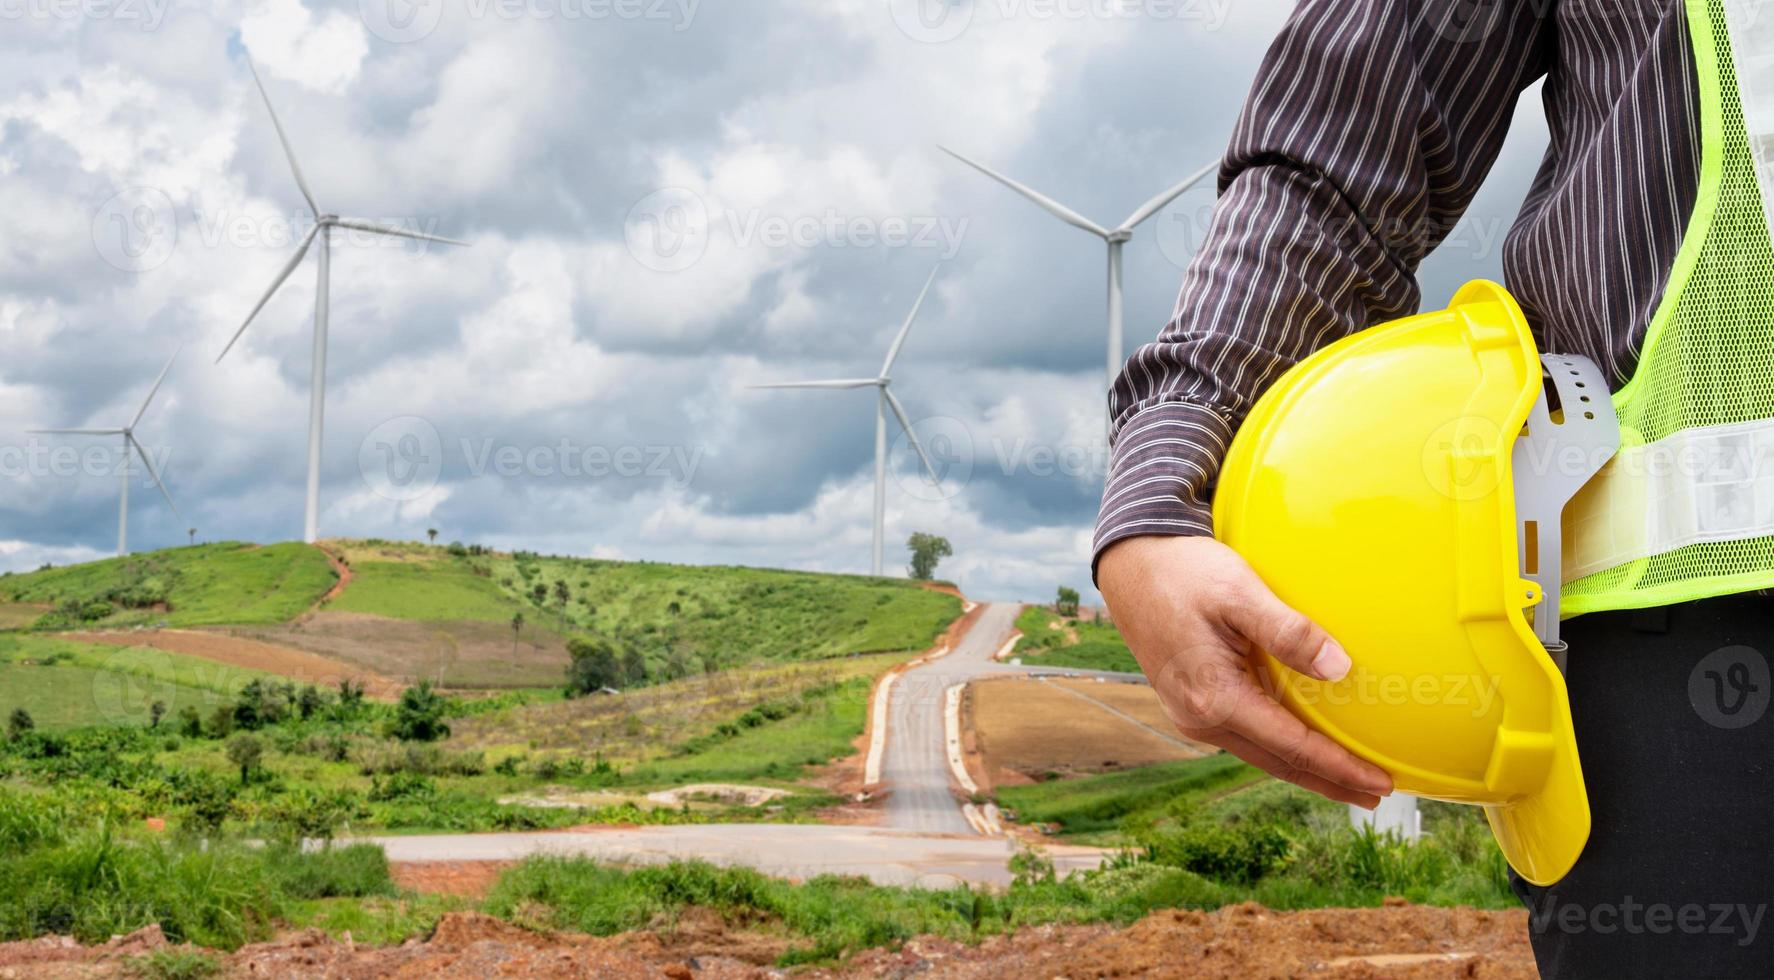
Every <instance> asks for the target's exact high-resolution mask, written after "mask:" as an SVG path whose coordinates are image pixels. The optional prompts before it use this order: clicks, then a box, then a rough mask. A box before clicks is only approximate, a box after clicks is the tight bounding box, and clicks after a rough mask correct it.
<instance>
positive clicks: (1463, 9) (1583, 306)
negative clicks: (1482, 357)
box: [1095, 0, 1700, 556]
mask: <svg viewBox="0 0 1774 980" xmlns="http://www.w3.org/2000/svg"><path fill="white" fill-rule="evenodd" d="M1540 79H1544V80H1545V84H1544V87H1543V98H1544V101H1545V107H1546V119H1547V126H1548V131H1549V134H1550V143H1549V146H1548V147H1547V150H1546V156H1545V159H1544V161H1543V163H1542V164H1541V167H1540V170H1539V173H1538V175H1537V176H1536V178H1535V180H1534V183H1533V186H1532V189H1531V190H1530V192H1529V194H1528V197H1527V199H1526V201H1525V202H1524V204H1523V207H1522V211H1521V215H1520V216H1519V218H1518V219H1517V220H1516V223H1515V225H1514V226H1513V227H1512V228H1511V230H1510V232H1509V234H1508V236H1507V238H1506V239H1505V241H1504V246H1503V256H1502V258H1503V268H1504V279H1505V281H1506V283H1507V285H1508V286H1509V288H1510V290H1511V291H1512V292H1513V293H1514V294H1515V296H1516V298H1517V299H1518V300H1519V301H1520V302H1521V305H1522V308H1523V310H1524V311H1525V312H1526V314H1527V317H1528V320H1529V322H1530V323H1531V324H1532V326H1533V328H1534V333H1535V338H1536V340H1537V341H1538V342H1539V344H1540V347H1541V349H1542V350H1548V351H1557V352H1560V353H1576V354H1582V355H1585V356H1587V357H1589V358H1591V359H1593V360H1594V361H1595V362H1596V363H1597V364H1599V365H1600V366H1601V368H1602V370H1603V371H1605V372H1607V373H1608V374H1609V375H1610V377H1611V378H1612V379H1613V382H1614V384H1615V386H1616V387H1618V386H1619V385H1621V384H1624V383H1625V382H1626V380H1627V378H1628V377H1630V375H1631V374H1632V371H1633V367H1634V365H1635V364H1636V363H1637V360H1638V353H1639V347H1640V345H1641V344H1642V343H1643V341H1644V337H1645V329H1646V326H1647V324H1648V323H1649V322H1650V319H1651V315H1652V313H1653V311H1654V310H1655V308H1656V306H1657V303H1658V300H1659V298H1660V296H1661V294H1662V291H1663V286H1664V282H1665V280H1666V279H1667V277H1668V274H1669V269H1670V266H1671V265H1672V264H1673V262H1674V259H1675V255H1676V252H1677V250H1678V248H1679V247H1680V245H1681V241H1682V237H1683V234H1684V232H1685V230H1686V226H1687V222H1688V215H1689V213H1690V211H1691V210H1692V208H1693V204H1694V199H1695V196H1696V193H1697V187H1698V183H1699V169H1700V157H1699V155H1700V134H1699V113H1698V109H1697V106H1696V98H1697V95H1696V91H1697V83H1696V80H1695V75H1694V65H1693V56H1692V49H1691V46H1690V43H1689V37H1688V29H1687V22H1686V15H1685V12H1684V6H1683V0H1302V2H1301V3H1300V4H1299V6H1298V7H1297V8H1296V9H1295V11H1294V13H1293V15H1292V17H1291V18H1290V19H1289V21H1288V23H1287V25H1286V27H1285V28H1283V30H1282V32H1281V36H1280V37H1279V38H1277V39H1276V40H1275V42H1274V44H1273V45H1272V46H1271V47H1270V49H1269V52H1268V54H1267V56H1266V57H1265V58H1264V59H1263V63H1262V66H1261V68H1260V69H1259V71H1258V73H1257V78H1256V82H1255V85H1254V87H1253V88H1252V90H1251V93H1250V96H1249V98H1248V99H1247V101H1246V103H1245V106H1244V110H1243V113H1242V115H1241V116H1240V118H1239V121H1238V124H1237V127H1236V128H1235V130H1234V131H1233V134H1232V141H1231V145H1230V147H1229V148H1228V150H1227V152H1226V157H1225V160H1224V162H1223V164H1222V167H1221V170H1220V199H1219V202H1218V204H1217V205H1216V206H1215V209H1214V216H1213V221H1212V226H1211V227H1210V229H1209V231H1208V236H1207V239H1206V241H1205V242H1204V244H1203V246H1202V249H1201V251H1200V253H1199V254H1198V255H1197V256H1196V257H1195V259H1194V261H1193V262H1191V263H1190V265H1189V268H1188V270H1187V272H1186V273H1185V274H1184V277H1183V286H1182V291H1181V293H1180V295H1179V297H1178V300H1177V307H1176V312H1175V314H1174V315H1173V317H1172V318H1171V320H1170V322H1169V323H1168V324H1167V325H1166V326H1165V328H1164V329H1163V331H1162V332H1161V333H1160V334H1159V336H1158V338H1157V340H1156V341H1155V342H1154V343H1151V344H1146V345H1144V346H1142V347H1141V348H1139V349H1138V350H1137V351H1135V352H1134V354H1133V356H1132V357H1131V358H1129V360H1128V363H1127V366H1126V368H1125V369H1124V370H1123V371H1122V373H1121V376H1120V377H1119V378H1118V379H1117V380H1116V382H1115V385H1114V387H1113V390H1112V391H1111V392H1110V396H1109V402H1110V411H1111V413H1112V414H1113V416H1114V427H1113V433H1114V434H1113V437H1112V438H1113V443H1114V451H1113V455H1112V459H1111V464H1110V468H1109V476H1108V485H1107V487H1106V488H1105V490H1104V495H1103V504H1102V511H1101V514H1100V516H1099V517H1098V520H1097V530H1096V547H1095V551H1096V554H1097V555H1099V556H1100V555H1101V554H1102V551H1103V549H1104V548H1106V547H1108V546H1109V545H1110V544H1112V543H1114V542H1116V541H1119V540H1121V539H1122V538H1127V537H1133V536H1136V535H1147V534H1168V535H1179V534H1181V535H1201V534H1210V533H1212V521H1211V517H1210V504H1209V501H1210V499H1211V494H1212V487H1213V483H1214V479H1215V476H1216V474H1217V472H1218V470H1219V464H1220V460H1221V459H1222V458H1223V456H1224V454H1225V452H1226V448H1227V445H1228V444H1229V443H1230V441H1231V437H1232V433H1233V431H1234V430H1235V429H1236V428H1237V426H1238V424H1239V422H1240V421H1241V420H1242V419H1243V418H1244V416H1245V415H1246V413H1247V412H1248V411H1249V410H1250V408H1251V406H1252V404H1253V403H1254V402H1255V401H1256V399H1257V397H1258V396H1259V395H1261V394H1262V393H1263V390H1264V389H1265V388H1267V387H1268V386H1269V384H1270V383H1271V382H1273V381H1274V380H1275V379H1276V378H1277V377H1279V376H1280V375H1281V374H1282V373H1283V372H1284V371H1286V370H1287V369H1288V368H1289V367H1290V366H1292V365H1293V364H1294V363H1295V362H1297V361H1299V360H1300V359H1301V358H1303V357H1305V356H1306V355H1308V354H1310V353H1311V352H1312V351H1314V350H1316V349H1318V348H1319V347H1322V346H1324V345H1325V344H1328V343H1330V342H1331V341H1334V340H1336V339H1338V338H1340V337H1343V336H1345V335H1347V334H1349V333H1352V332H1354V331H1357V330H1361V329H1363V328H1364V327H1367V326H1371V325H1373V324H1376V323H1382V322H1384V321H1387V320H1391V319H1396V318H1398V317H1401V316H1407V315H1409V314H1411V313H1414V312H1416V310H1417V308H1418V304H1419V302H1420V300H1421V297H1420V295H1419V291H1418V288H1417V283H1416V278H1415V277H1416V270H1417V266H1418V264H1419V263H1420V262H1421V261H1422V259H1423V257H1424V256H1425V255H1427V254H1428V253H1429V252H1430V251H1431V250H1432V249H1434V248H1435V247H1436V246H1437V245H1438V244H1440V243H1441V241H1442V240H1443V239H1444V238H1446V237H1447V235H1448V233H1449V232H1450V231H1451V230H1452V229H1453V226H1454V224H1455V222H1457V221H1458V220H1459V219H1460V217H1461V215H1462V214H1463V213H1464V212H1465V210H1466V208H1467V206H1468V205H1470V204H1471V202H1472V198H1473V196H1474V195H1475V194H1476V193H1477V191H1478V187H1479V184H1480V183H1481V182H1482V181H1483V180H1484V178H1485V175H1486V173H1487V172H1488V171H1489V170H1490V168H1491V165H1492V164H1493V163H1494V162H1495V161H1496V159H1497V155H1498V153H1499V151H1500V150H1501V148H1502V145H1503V140H1504V136H1505V135H1506V133H1507V131H1508V128H1509V122H1510V119H1511V117H1512V115H1513V112H1514V108H1515V103H1516V100H1517V97H1518V96H1519V95H1520V93H1521V92H1522V90H1523V89H1524V88H1526V87H1527V86H1529V85H1530V84H1532V83H1533V82H1535V81H1537V80H1540Z"/></svg>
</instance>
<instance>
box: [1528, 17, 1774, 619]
mask: <svg viewBox="0 0 1774 980" xmlns="http://www.w3.org/2000/svg"><path fill="white" fill-rule="evenodd" d="M1686 3H1687V19H1688V28H1689V33H1690V35H1691V36H1692V41H1693V47H1694V55H1695V68H1696V74H1697V75H1698V79H1699V118H1700V129H1701V161H1700V162H1701V166H1700V188H1699V195H1698V197H1697V198H1696V200H1695V203H1694V211H1693V214H1692V216H1691V217H1690V219H1689V223H1688V229H1687V233H1686V237H1685V238H1684V239H1683V241H1682V245H1681V249H1680V251H1679V253H1678V254H1677V257H1676V260H1675V264H1674V266H1673V268H1672V269H1671V271H1670V275H1669V280H1668V283H1667V285H1666V287H1665V290H1664V295H1663V298H1662V300H1661V303H1660V305H1659V306H1658V309H1657V311H1656V314H1655V315H1654V316H1653V318H1652V320H1651V323H1650V325H1649V328H1648V330H1647V333H1646V336H1645V342H1644V348H1643V352H1642V354H1641V356H1640V359H1639V364H1638V367H1637V369H1636V370H1635V371H1634V373H1633V376H1632V378H1631V380H1630V381H1628V382H1627V384H1626V386H1625V387H1623V388H1622V389H1621V390H1620V391H1619V392H1618V393H1616V394H1615V396H1614V407H1615V410H1616V412H1617V414H1618V415H1619V418H1620V427H1621V434H1622V442H1621V449H1620V452H1619V453H1618V454H1617V455H1616V456H1615V457H1614V459H1613V460H1612V461H1610V462H1609V464H1608V465H1607V466H1606V467H1605V468H1603V470H1602V472H1601V473H1600V474H1598V475H1597V477H1596V478H1595V479H1593V480H1592V481H1590V483H1589V484H1588V485H1587V486H1585V487H1584V489H1583V491H1582V492H1581V493H1580V494H1579V495H1578V496H1577V497H1576V498H1575V499H1574V500H1573V501H1572V502H1571V504H1570V506H1569V507H1567V508H1566V511H1565V520H1564V542H1563V548H1564V554H1563V573H1562V576H1561V577H1562V578H1563V579H1564V580H1565V583H1566V584H1565V586H1564V589H1563V594H1562V596H1561V602H1560V610H1561V613H1562V614H1563V615H1564V616H1573V615H1579V614H1582V613H1586V612H1597V611H1601V610H1607V609H1630V608H1639V607H1644V606H1660V605H1668V604H1670V603H1676V602H1685V601H1689V600H1693V599H1702V598H1707V597H1710V596H1717V595H1725V594H1729V593H1734V592H1744V591H1749V590H1753V589H1763V588H1770V587H1774V237H1771V233H1770V228H1771V227H1774V215H1771V214H1770V211H1769V209H1768V208H1767V207H1766V206H1765V205H1766V203H1767V202H1770V201H1774V7H1770V6H1769V5H1766V4H1764V3H1763V2H1762V0H1686Z"/></svg>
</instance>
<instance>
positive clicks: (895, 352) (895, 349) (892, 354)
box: [881, 265, 942, 378]
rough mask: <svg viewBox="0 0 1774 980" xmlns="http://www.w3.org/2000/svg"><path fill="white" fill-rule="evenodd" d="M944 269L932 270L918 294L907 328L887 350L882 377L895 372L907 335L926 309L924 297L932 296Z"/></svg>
mask: <svg viewBox="0 0 1774 980" xmlns="http://www.w3.org/2000/svg"><path fill="white" fill-rule="evenodd" d="M941 269H942V266H940V265H939V266H937V267H936V268H935V269H931V270H930V278H928V279H926V280H924V290H923V291H922V292H920V293H919V294H918V301H917V302H916V303H913V304H912V312H911V313H910V314H908V315H907V316H906V318H905V326H903V327H900V328H899V336H897V337H895V338H893V346H892V347H890V348H888V350H887V360H886V361H884V362H883V363H882V364H881V377H883V378H885V377H887V374H888V372H890V371H892V370H893V362H894V361H896V360H898V359H899V349H900V348H901V347H904V346H905V338H906V335H907V334H909V333H911V332H912V324H913V323H914V322H916V320H917V319H918V311H919V310H921V309H923V308H924V297H926V296H929V295H930V286H931V284H932V283H934V282H936V273H937V272H938V271H940V270H941Z"/></svg>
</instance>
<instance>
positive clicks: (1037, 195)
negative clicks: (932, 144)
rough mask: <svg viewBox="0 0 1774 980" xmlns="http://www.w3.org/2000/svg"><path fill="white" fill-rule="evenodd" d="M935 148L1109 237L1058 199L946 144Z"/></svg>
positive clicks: (1076, 224)
mask: <svg viewBox="0 0 1774 980" xmlns="http://www.w3.org/2000/svg"><path fill="white" fill-rule="evenodd" d="M937 149H939V150H941V151H943V152H944V153H947V154H948V155H949V156H952V157H954V158H955V159H957V160H959V161H961V162H962V163H965V164H967V165H968V166H969V167H972V168H973V169H975V170H977V171H979V172H980V173H982V174H985V175H986V176H987V177H990V178H992V179H993V180H995V181H997V182H998V183H1000V184H1003V185H1004V186H1005V187H1008V188H1010V189H1011V190H1013V191H1015V192H1017V193H1018V194H1021V195H1022V196H1024V197H1026V198H1028V199H1029V200H1031V201H1034V202H1035V203H1036V204H1039V205H1040V206H1041V207H1042V208H1043V209H1045V210H1046V211H1047V213H1048V214H1051V215H1053V216H1054V217H1056V218H1058V219H1059V220H1061V221H1064V222H1065V223H1066V224H1068V225H1071V226H1072V227H1074V228H1082V229H1083V230H1085V231H1088V232H1090V233H1091V234H1092V235H1095V236H1097V237H1098V238H1107V237H1109V229H1107V228H1104V227H1103V226H1102V225H1099V224H1097V223H1096V222H1094V221H1092V220H1090V219H1089V218H1086V217H1085V216H1083V215H1081V214H1079V213H1078V212H1076V211H1074V210H1072V209H1071V208H1068V207H1066V206H1065V205H1064V204H1061V203H1059V202H1058V201H1056V200H1054V199H1053V198H1051V197H1048V196H1047V195H1045V194H1043V193H1041V192H1040V191H1037V190H1035V189H1034V188H1032V187H1029V186H1027V185H1025V184H1019V183H1017V182H1016V181H1014V180H1011V179H1010V178H1009V177H1006V176H1004V175H1003V174H1001V173H999V172H997V171H996V170H993V169H992V168H990V167H988V166H986V165H985V164H983V163H975V162H974V161H972V160H969V159H967V158H966V157H964V156H962V155H961V154H959V153H956V152H955V151H954V150H951V149H949V148H948V147H946V146H939V147H937Z"/></svg>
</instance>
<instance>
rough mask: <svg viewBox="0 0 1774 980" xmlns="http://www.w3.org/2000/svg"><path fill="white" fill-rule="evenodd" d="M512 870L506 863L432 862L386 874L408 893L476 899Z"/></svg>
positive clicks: (393, 867) (397, 866) (396, 868)
mask: <svg viewBox="0 0 1774 980" xmlns="http://www.w3.org/2000/svg"><path fill="white" fill-rule="evenodd" d="M513 866H514V865H513V863H512V862H510V861H433V862H426V863H424V864H393V865H390V866H389V869H388V870H389V873H390V874H391V875H392V876H393V878H394V883H395V884H396V885H399V886H400V887H402V888H405V889H407V890H408V891H415V892H422V893H424V894H426V895H454V896H457V897H459V898H476V899H479V898H485V897H487V893H488V892H490V891H492V890H493V885H494V884H495V883H497V882H498V880H499V876H500V875H502V874H504V873H505V872H506V870H507V869H509V868H511V867H513Z"/></svg>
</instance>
